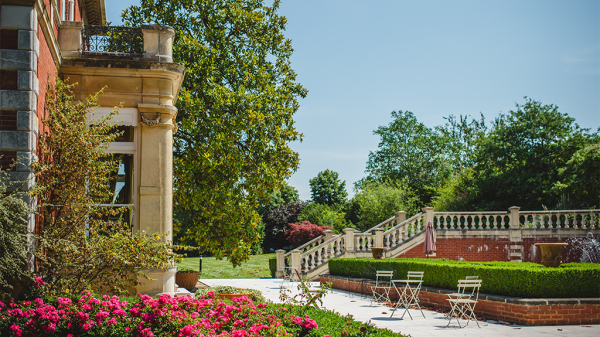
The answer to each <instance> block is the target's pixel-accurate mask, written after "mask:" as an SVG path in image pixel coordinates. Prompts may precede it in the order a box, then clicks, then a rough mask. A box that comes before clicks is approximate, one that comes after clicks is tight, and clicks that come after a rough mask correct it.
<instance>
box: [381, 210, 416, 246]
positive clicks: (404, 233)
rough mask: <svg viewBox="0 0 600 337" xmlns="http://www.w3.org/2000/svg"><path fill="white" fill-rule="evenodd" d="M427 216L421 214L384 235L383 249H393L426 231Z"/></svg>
mask: <svg viewBox="0 0 600 337" xmlns="http://www.w3.org/2000/svg"><path fill="white" fill-rule="evenodd" d="M425 217H426V214H425V213H423V212H421V213H419V214H417V215H415V216H413V217H411V218H410V219H407V220H404V221H403V222H401V223H399V224H397V225H396V226H394V227H392V228H390V229H388V230H387V231H385V232H384V233H383V247H384V248H393V247H395V246H397V245H399V244H401V243H402V241H404V240H405V238H406V239H408V238H410V237H413V236H415V235H417V234H419V233H420V232H422V231H424V230H425V228H426V227H425V224H424V222H425Z"/></svg>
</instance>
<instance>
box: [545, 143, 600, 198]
mask: <svg viewBox="0 0 600 337" xmlns="http://www.w3.org/2000/svg"><path fill="white" fill-rule="evenodd" d="M599 170H600V142H596V143H594V144H591V145H588V146H586V147H584V148H582V149H580V150H578V151H577V152H575V153H574V154H573V156H572V157H571V159H569V161H567V163H566V164H565V166H563V167H561V168H559V169H558V177H559V178H560V181H558V182H556V183H555V184H554V186H553V191H554V192H555V193H556V194H557V195H558V197H559V206H558V208H564V209H573V208H576V209H580V208H598V207H600V174H599V173H598V172H599Z"/></svg>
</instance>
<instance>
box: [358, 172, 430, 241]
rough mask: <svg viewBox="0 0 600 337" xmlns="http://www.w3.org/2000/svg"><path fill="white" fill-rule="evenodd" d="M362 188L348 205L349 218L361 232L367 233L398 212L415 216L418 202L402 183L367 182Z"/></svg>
mask: <svg viewBox="0 0 600 337" xmlns="http://www.w3.org/2000/svg"><path fill="white" fill-rule="evenodd" d="M361 186H362V188H361V190H360V191H358V193H356V195H354V198H353V199H352V200H351V201H350V202H349V203H348V206H347V218H348V219H349V220H350V221H351V222H352V223H354V224H356V227H357V228H358V230H360V231H365V230H367V229H369V228H371V227H373V226H375V225H377V224H378V223H380V222H382V221H384V220H386V219H388V218H390V217H391V216H394V214H395V212H397V211H405V212H406V213H407V214H408V215H409V216H410V215H412V214H415V213H416V212H417V211H418V209H417V203H418V200H417V198H416V197H415V195H414V194H413V193H412V191H411V190H410V189H409V188H407V187H405V186H403V185H402V183H399V182H398V183H391V182H387V183H376V182H370V181H365V182H363V183H362V185H361Z"/></svg>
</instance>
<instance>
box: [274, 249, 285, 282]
mask: <svg viewBox="0 0 600 337" xmlns="http://www.w3.org/2000/svg"><path fill="white" fill-rule="evenodd" d="M275 255H276V256H277V271H276V272H275V277H277V278H279V277H283V275H284V269H285V250H283V249H279V250H276V251H275Z"/></svg>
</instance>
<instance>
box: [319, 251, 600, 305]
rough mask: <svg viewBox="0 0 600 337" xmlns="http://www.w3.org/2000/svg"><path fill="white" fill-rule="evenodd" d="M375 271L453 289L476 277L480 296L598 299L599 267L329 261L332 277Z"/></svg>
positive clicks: (367, 274)
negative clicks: (411, 275)
mask: <svg viewBox="0 0 600 337" xmlns="http://www.w3.org/2000/svg"><path fill="white" fill-rule="evenodd" d="M376 270H393V271H394V277H395V278H403V277H406V274H407V272H408V271H409V270H410V271H424V272H425V273H424V275H423V285H424V286H431V287H439V288H445V289H456V284H457V280H459V279H462V278H464V277H465V276H468V275H478V276H479V278H480V279H482V280H483V282H482V285H481V292H482V293H486V294H496V295H504V296H514V297H525V298H566V297H600V265H598V264H593V263H567V264H563V265H561V266H560V267H559V268H548V267H545V266H543V265H541V264H537V263H531V262H523V263H515V262H497V261H495V262H470V261H453V260H444V259H418V258H413V259H386V260H374V259H357V258H353V259H331V260H329V273H330V274H332V275H340V276H349V277H364V278H370V279H375V271H376Z"/></svg>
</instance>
